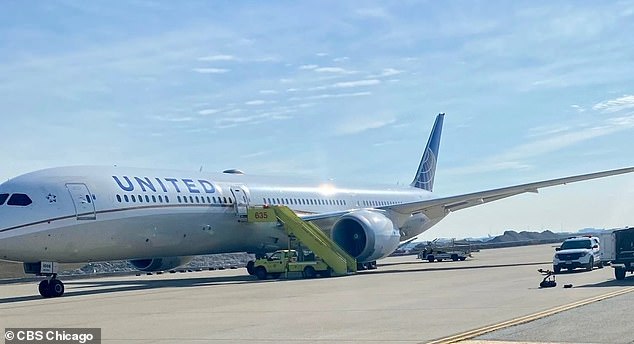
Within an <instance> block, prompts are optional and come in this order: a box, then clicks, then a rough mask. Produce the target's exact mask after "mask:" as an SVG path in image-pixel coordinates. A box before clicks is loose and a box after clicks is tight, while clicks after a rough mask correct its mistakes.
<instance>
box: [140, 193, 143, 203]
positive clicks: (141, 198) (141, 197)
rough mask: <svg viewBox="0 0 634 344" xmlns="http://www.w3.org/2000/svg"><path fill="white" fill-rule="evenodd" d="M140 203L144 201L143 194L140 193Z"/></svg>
mask: <svg viewBox="0 0 634 344" xmlns="http://www.w3.org/2000/svg"><path fill="white" fill-rule="evenodd" d="M139 203H143V196H141V195H139Z"/></svg>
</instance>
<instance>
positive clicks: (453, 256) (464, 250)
mask: <svg viewBox="0 0 634 344" xmlns="http://www.w3.org/2000/svg"><path fill="white" fill-rule="evenodd" d="M471 252H472V250H471V245H470V244H468V243H467V244H460V243H456V241H455V240H454V239H452V240H451V241H450V242H449V243H440V242H439V241H438V239H435V240H433V241H431V242H430V243H429V244H427V246H426V247H425V248H423V250H422V251H420V252H419V253H418V258H419V259H422V260H427V261H428V262H430V263H431V262H434V261H437V262H442V261H443V260H453V261H454V262H455V261H458V260H461V261H464V260H466V259H467V257H471Z"/></svg>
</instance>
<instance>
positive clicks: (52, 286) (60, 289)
mask: <svg viewBox="0 0 634 344" xmlns="http://www.w3.org/2000/svg"><path fill="white" fill-rule="evenodd" d="M48 290H49V293H50V294H51V296H52V297H60V296H62V295H64V283H62V281H60V280H58V279H53V280H51V281H50V283H49V284H48Z"/></svg>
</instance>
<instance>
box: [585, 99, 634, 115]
mask: <svg viewBox="0 0 634 344" xmlns="http://www.w3.org/2000/svg"><path fill="white" fill-rule="evenodd" d="M630 108H634V95H625V96H622V97H619V98H616V99H610V100H606V101H603V102H600V103H597V104H595V105H594V106H593V107H592V109H593V110H597V111H602V112H608V113H609V112H617V111H621V110H624V109H630Z"/></svg>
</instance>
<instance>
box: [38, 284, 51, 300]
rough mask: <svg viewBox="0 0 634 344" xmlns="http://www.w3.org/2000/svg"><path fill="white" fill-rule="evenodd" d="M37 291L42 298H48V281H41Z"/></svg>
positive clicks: (49, 295)
mask: <svg viewBox="0 0 634 344" xmlns="http://www.w3.org/2000/svg"><path fill="white" fill-rule="evenodd" d="M37 289H38V290H39V292H40V295H42V297H45V298H49V297H51V296H52V295H51V294H50V290H49V288H48V280H43V281H41V282H40V285H39V286H38V288H37Z"/></svg>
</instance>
